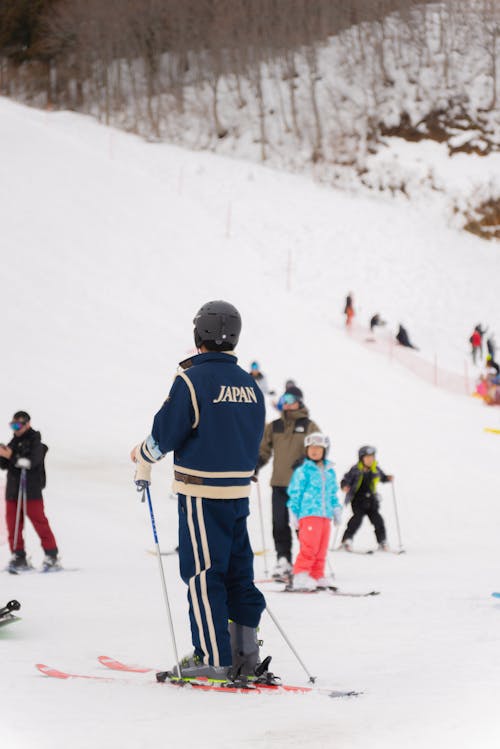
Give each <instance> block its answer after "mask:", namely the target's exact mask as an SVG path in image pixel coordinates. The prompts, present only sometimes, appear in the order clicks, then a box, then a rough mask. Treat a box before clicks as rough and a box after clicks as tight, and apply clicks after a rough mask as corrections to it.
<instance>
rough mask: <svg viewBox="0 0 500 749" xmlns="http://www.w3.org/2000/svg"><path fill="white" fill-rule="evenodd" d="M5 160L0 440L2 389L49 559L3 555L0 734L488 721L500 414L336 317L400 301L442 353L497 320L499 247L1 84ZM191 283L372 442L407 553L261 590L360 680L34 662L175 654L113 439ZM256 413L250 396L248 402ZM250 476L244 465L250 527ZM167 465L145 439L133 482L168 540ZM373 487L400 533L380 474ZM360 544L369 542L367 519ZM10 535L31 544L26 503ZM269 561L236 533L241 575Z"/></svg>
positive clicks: (190, 732) (396, 206)
mask: <svg viewBox="0 0 500 749" xmlns="http://www.w3.org/2000/svg"><path fill="white" fill-rule="evenodd" d="M0 165H1V166H0V226H1V235H0V248H1V261H2V265H1V267H2V274H1V286H0V291H1V299H2V306H3V321H4V324H3V326H2V344H3V360H2V363H3V366H2V367H1V370H0V392H1V395H2V398H1V418H2V419H3V422H2V423H3V424H4V427H3V437H2V439H3V441H4V442H6V441H7V440H8V438H9V430H8V421H9V419H10V417H11V416H12V413H13V412H14V411H15V410H17V409H25V410H28V411H29V412H30V413H31V414H32V417H33V425H34V427H35V428H38V429H40V430H41V431H42V435H43V438H44V441H46V442H47V444H48V445H49V447H50V452H49V454H48V457H47V473H48V486H47V490H46V494H45V499H46V509H47V514H48V516H49V518H50V520H51V523H52V525H53V528H54V531H55V533H56V537H57V539H58V543H59V546H60V550H61V554H62V557H63V562H64V564H65V566H66V567H67V568H68V571H67V572H63V573H60V574H54V575H39V574H31V575H26V576H18V577H14V576H9V575H8V574H6V573H2V576H1V583H0V604H2V605H3V604H4V603H5V602H6V601H7V600H9V599H11V598H17V599H19V600H20V601H21V603H22V609H21V615H22V617H23V618H22V621H21V622H18V623H17V624H15V625H12V626H10V627H6V628H4V629H2V630H0V654H1V655H0V658H1V672H2V679H1V684H0V698H1V699H0V704H1V705H2V709H1V712H0V715H1V717H0V728H1V736H2V746H5V747H16V749H35V748H36V749H63V747H67V746H71V747H72V749H88V747H93V749H101V748H102V749H104V748H106V749H108V748H109V747H120V749H137V748H138V747H152V746H161V745H168V746H184V747H195V746H196V747H198V746H206V747H214V748H217V749H225V748H226V747H227V748H229V747H235V746H238V747H247V746H248V747H253V748H255V747H257V748H260V747H262V748H264V747H271V746H272V747H287V749H289V748H290V747H305V746H307V747H326V746H332V747H335V748H336V749H358V748H359V749H364V748H365V747H369V748H370V749H378V748H379V747H380V748H382V747H383V748H384V749H388V747H390V748H391V749H392V747H394V748H396V747H401V746H405V747H406V748H407V749H413V748H415V749H416V748H418V749H421V747H439V748H440V749H441V748H442V747H454V748H456V749H468V748H469V747H481V748H482V749H485V748H489V747H496V746H498V721H497V709H498V693H499V691H498V690H499V687H500V672H499V656H500V627H499V617H500V604H499V603H498V602H497V603H495V600H494V599H493V598H491V596H490V594H491V592H492V591H493V590H495V589H496V590H498V588H499V586H500V565H499V551H498V527H499V522H500V504H499V502H498V500H497V496H496V495H497V487H498V450H499V447H500V443H499V440H500V437H499V436H497V435H494V434H491V433H486V432H484V428H485V427H498V426H499V419H498V416H497V412H496V411H493V410H490V409H488V408H486V407H484V406H482V405H481V404H480V403H479V402H478V401H476V400H474V399H473V398H471V397H469V396H467V395H466V394H465V393H464V394H463V395H458V394H457V395H454V394H450V393H449V392H446V391H444V390H441V389H440V388H439V387H434V386H433V385H432V384H429V383H426V382H423V381H422V380H421V379H419V378H418V377H417V376H416V375H415V374H414V373H413V372H411V371H410V370H408V369H407V368H403V367H401V366H400V365H399V364H398V363H397V361H396V360H395V359H394V358H391V357H388V356H380V355H379V354H378V353H376V351H375V350H374V351H371V350H370V348H369V347H368V346H362V345H360V342H359V340H358V339H359V336H358V337H349V336H347V335H346V333H345V331H344V329H343V320H342V307H343V301H344V297H345V295H346V294H347V292H349V291H353V292H354V295H355V303H356V307H357V311H358V315H357V318H356V323H357V325H358V329H359V328H362V327H363V326H366V324H367V321H368V319H369V318H370V317H371V315H372V314H374V313H375V312H380V314H381V315H382V316H383V317H384V319H386V320H387V323H388V325H387V330H388V331H389V332H394V331H395V329H396V328H397V324H398V323H400V322H403V324H405V325H406V327H407V328H408V330H409V333H410V336H411V337H412V338H413V339H414V340H415V342H416V343H417V345H419V346H420V347H421V351H420V352H418V353H417V352H414V353H415V357H417V358H418V357H420V358H422V359H425V358H427V359H429V360H432V359H433V357H434V356H435V355H438V356H439V361H440V365H441V366H443V367H446V368H449V369H454V370H455V371H457V372H462V371H463V367H464V359H465V357H466V356H467V353H468V352H467V345H468V344H467V340H468V337H469V335H470V332H471V329H472V327H473V326H474V325H475V324H477V323H478V322H481V323H482V324H484V325H486V324H488V325H490V326H491V329H492V330H494V329H495V325H496V324H498V321H499V320H500V296H499V294H498V279H499V277H500V276H499V271H500V256H499V253H498V248H497V246H496V245H494V244H492V243H482V242H481V241H480V240H479V239H476V238H474V237H469V236H464V235H462V234H460V233H458V232H456V231H454V230H452V229H450V228H448V227H447V226H446V225H444V223H443V222H442V219H440V218H439V217H438V215H434V214H433V213H432V212H431V213H428V212H427V213H424V211H423V209H422V207H421V206H420V207H418V206H416V207H415V206H413V205H412V204H410V203H404V204H403V203H397V202H396V203H394V202H392V203H388V202H385V201H384V200H383V199H378V198H377V199H368V198H366V197H359V196H358V197H357V196H355V195H345V194H341V193H338V192H335V191H332V190H329V189H325V188H322V187H319V186H317V185H315V184H314V183H312V182H310V181H309V180H308V179H305V178H301V177H293V176H287V175H285V174H279V173H276V172H274V171H271V170H268V169H265V168H262V167H258V166H255V165H250V164H248V163H244V162H238V161H235V160H228V159H225V158H223V157H217V156H213V155H210V154H203V153H195V154H193V153H190V152H186V151H183V150H181V149H179V148H174V147H169V146H166V145H157V144H155V145H153V144H147V143H144V142H142V141H141V140H139V139H137V138H135V137H133V136H130V135H125V134H123V133H120V132H118V131H114V130H111V129H107V128H105V127H102V126H99V125H97V124H95V123H94V122H93V121H92V120H90V119H88V118H85V117H82V116H78V115H73V114H65V113H62V114H47V113H44V112H38V111H35V110H30V109H26V108H24V107H22V106H19V105H16V104H13V103H11V102H9V101H6V100H0ZM213 298H223V299H228V300H229V301H231V302H233V303H235V304H236V305H237V306H238V307H239V309H240V310H241V313H242V317H243V321H244V324H243V332H242V338H241V345H240V347H239V356H240V362H241V364H242V365H243V366H244V367H247V366H248V365H249V362H250V361H251V360H253V359H255V358H256V359H258V361H259V362H260V363H261V367H262V369H263V370H264V372H265V373H266V374H267V376H268V378H269V380H270V383H271V385H272V386H274V388H275V389H276V390H277V392H278V393H279V392H280V391H281V389H282V387H283V383H284V381H285V379H287V378H289V377H293V378H294V379H295V380H296V381H297V382H298V383H299V385H301V386H302V387H303V389H304V392H305V398H306V403H307V405H308V406H309V408H310V411H311V415H312V417H313V418H314V419H315V420H317V421H318V422H319V424H320V425H321V427H322V428H323V430H324V431H326V432H327V433H328V434H329V435H330V437H331V440H332V445H333V447H332V456H333V459H334V461H335V464H336V468H337V471H338V473H339V474H340V475H342V473H343V472H344V471H346V470H347V469H348V468H349V467H350V466H351V465H352V463H353V462H354V461H355V458H356V453H357V449H358V447H359V446H360V445H361V444H366V443H373V444H375V445H376V446H377V448H378V457H379V461H380V464H381V466H382V467H383V468H384V470H385V471H386V472H390V473H394V474H395V476H396V480H395V485H394V486H395V496H396V499H397V503H398V510H399V519H400V525H401V531H402V536H403V544H404V546H405V548H406V550H407V553H406V554H405V555H401V556H397V555H394V554H383V553H377V554H374V555H371V556H366V555H348V554H346V553H344V552H336V553H332V554H330V564H331V565H332V567H333V568H334V570H335V574H336V577H337V581H338V585H339V587H340V588H341V589H344V590H353V591H365V590H373V589H376V590H380V591H381V595H380V596H377V597H373V598H335V597H329V596H327V595H317V596H307V597H301V596H286V595H280V594H278V593H273V592H269V593H268V595H267V601H268V604H269V608H270V609H271V611H272V612H273V614H274V616H275V617H276V618H277V619H278V621H279V622H280V624H281V626H282V628H283V629H284V631H285V632H286V633H287V635H288V637H289V638H290V640H291V641H292V643H293V645H294V646H295V648H296V649H297V651H298V652H299V654H300V655H301V657H302V660H303V661H304V662H305V664H306V666H307V668H308V670H309V671H310V672H311V673H313V674H314V675H315V676H317V677H318V683H319V684H320V685H323V686H331V687H332V688H336V689H356V690H359V691H363V695H362V696H361V697H358V698H356V699H350V700H332V699H329V698H328V697H325V696H324V695H320V694H312V695H302V696H297V695H276V694H271V695H263V696H255V695H253V696H248V695H242V696H239V695H230V694H212V693H209V694H208V693H201V694H200V693H193V692H192V691H189V690H176V689H175V688H173V687H170V686H159V685H155V684H154V683H153V677H152V676H151V674H145V675H140V674H131V675H130V677H129V678H127V679H126V680H124V681H122V680H118V681H109V682H108V681H103V682H99V681H86V680H74V681H56V680H49V679H47V678H46V677H44V676H42V675H41V674H39V673H38V672H37V671H36V670H35V663H46V664H49V665H52V666H54V667H56V668H60V669H62V670H67V671H71V672H76V673H80V674H95V675H101V676H105V675H111V676H112V675H113V674H112V673H111V672H108V671H105V669H104V668H103V667H102V666H100V664H99V663H98V662H97V656H99V655H102V654H105V655H111V656H114V657H116V658H118V659H120V660H123V661H126V662H129V663H130V662H133V663H138V664H140V665H141V664H142V665H150V666H152V667H153V668H155V667H156V668H162V669H163V668H165V667H169V666H171V665H172V663H173V659H174V656H173V649H172V645H171V641H170V635H169V629H168V624H167V617H166V613H165V608H164V604H163V600H162V595H161V589H160V580H159V573H158V566H157V560H156V559H155V557H154V556H152V555H150V554H148V553H147V551H148V550H150V549H152V548H153V542H152V533H151V527H150V523H149V517H148V513H147V509H146V507H145V506H144V505H142V504H141V503H140V502H139V500H138V495H137V494H136V492H135V489H134V485H133V483H132V476H133V468H132V465H131V464H130V463H129V461H128V452H129V450H130V448H131V447H132V446H133V445H134V444H135V443H136V442H137V441H139V440H140V439H141V438H143V437H144V436H145V435H147V433H148V432H149V429H150V426H151V420H152V416H153V414H154V413H155V411H156V410H157V409H158V408H159V407H160V405H161V403H162V402H163V400H164V398H165V396H166V394H167V392H168V390H169V387H170V383H171V380H172V376H173V374H174V371H175V367H176V364H177V362H178V361H180V360H181V359H183V358H185V355H186V353H187V352H189V351H190V350H191V348H192V338H191V330H192V319H193V315H194V312H195V311H196V310H197V308H198V307H199V306H200V305H201V304H202V303H203V302H204V301H208V300H209V299H213ZM275 413H276V412H274V411H273V408H272V406H271V404H269V410H268V418H273V417H274V415H275ZM268 478H269V469H268V468H266V469H265V470H263V471H262V472H261V475H260V486H261V491H262V500H263V507H264V523H265V535H266V539H265V545H266V547H267V548H268V549H271V548H272V539H271V527H270V496H269V495H270V491H269V487H268ZM170 481H171V462H170V461H169V460H166V461H164V463H163V464H161V465H160V466H158V467H157V468H156V469H155V473H154V481H153V484H152V487H151V492H152V497H153V502H154V506H155V511H156V515H157V524H158V533H159V537H160V543H161V545H162V547H163V548H165V549H170V548H173V547H174V546H175V545H176V523H177V520H176V502H175V499H174V498H172V496H171V495H170ZM253 491H254V492H255V489H254V490H253ZM382 494H383V503H382V513H383V515H384V517H385V519H386V522H387V526H388V533H389V540H390V542H391V544H392V546H393V547H394V548H397V547H398V543H399V539H398V535H397V528H396V523H395V513H394V503H393V495H392V492H391V489H390V487H388V486H387V485H386V486H385V487H383V488H382ZM252 513H253V514H252V517H251V519H250V532H251V536H252V542H253V546H254V548H255V549H256V550H257V549H262V539H261V536H260V526H259V518H258V503H257V495H256V494H253V496H252ZM347 516H348V513H347V515H346V517H347ZM0 540H4V539H2V536H1V532H0ZM355 545H356V547H357V548H358V549H367V548H370V547H373V546H374V537H373V533H372V530H371V527H369V526H368V525H366V521H365V525H364V526H363V528H362V530H361V531H360V533H359V534H358V536H356V539H355ZM27 546H28V548H29V551H30V553H31V555H32V558H33V561H34V563H35V564H36V565H37V566H39V565H40V563H41V559H42V552H41V549H40V548H39V544H38V539H37V538H36V536H35V535H34V532H33V531H32V529H28V532H27ZM7 560H8V548H7V546H6V545H5V543H4V545H2V546H1V547H0V561H1V564H2V566H3V565H4V564H6V563H7ZM272 561H273V559H272V555H270V556H269V557H268V558H267V565H270V564H271V562H272ZM265 565H266V560H265V558H264V557H263V556H262V555H259V556H257V557H256V561H255V568H256V578H258V579H260V578H262V577H263V576H264V568H265ZM164 567H165V573H166V578H167V583H168V590H169V595H170V600H171V605H172V611H173V618H174V623H175V630H176V635H177V639H178V647H179V651H180V652H181V653H185V652H187V651H188V650H189V647H190V638H189V631H188V618H187V604H186V590H185V587H184V585H183V583H182V582H181V581H180V579H179V575H178V570H177V559H176V557H175V556H169V557H164ZM70 569H73V570H75V571H69V570H70ZM265 587H266V586H263V589H264V588H265ZM261 637H262V639H263V640H264V643H265V644H264V652H265V653H266V654H267V653H270V654H272V656H273V667H274V670H275V671H276V673H279V674H280V675H281V676H282V677H283V679H284V680H285V681H287V682H288V683H297V684H305V683H306V682H307V676H306V675H305V673H304V672H303V670H302V668H301V666H300V665H299V663H298V662H297V660H296V659H295V658H294V656H293V654H292V653H291V652H290V650H289V649H288V647H287V646H286V644H285V643H284V641H283V639H282V638H281V635H280V633H279V632H278V630H277V629H276V628H275V626H274V624H273V622H272V621H271V619H270V618H269V616H268V615H267V614H264V616H263V619H262V624H261Z"/></svg>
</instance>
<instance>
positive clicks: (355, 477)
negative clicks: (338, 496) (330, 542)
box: [340, 445, 393, 551]
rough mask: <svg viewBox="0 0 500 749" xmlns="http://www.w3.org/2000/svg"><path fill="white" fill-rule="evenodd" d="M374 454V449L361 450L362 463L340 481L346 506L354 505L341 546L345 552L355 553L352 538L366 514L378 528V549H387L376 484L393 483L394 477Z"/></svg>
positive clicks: (376, 530) (376, 529)
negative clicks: (345, 495) (378, 464)
mask: <svg viewBox="0 0 500 749" xmlns="http://www.w3.org/2000/svg"><path fill="white" fill-rule="evenodd" d="M375 452H376V451H375V448H374V447H369V446H368V445H365V446H364V447H361V448H360V449H359V452H358V457H359V462H358V463H356V465H354V466H352V468H351V469H350V470H349V471H348V472H347V473H346V474H345V476H344V478H343V479H342V481H341V482H340V487H341V489H343V490H344V491H345V492H347V497H346V500H345V503H346V505H347V504H349V503H351V505H352V513H353V514H352V517H351V519H350V520H349V522H348V523H347V528H346V529H345V532H344V535H343V536H342V546H343V547H344V549H345V550H346V551H351V550H352V538H353V536H354V534H355V533H356V532H357V531H358V530H359V527H360V526H361V523H362V522H363V518H364V516H365V515H366V516H367V517H368V519H369V520H370V522H371V524H372V525H373V527H374V529H375V536H376V538H377V541H378V545H379V548H380V549H382V550H383V551H387V550H388V546H387V541H386V532H385V523H384V519H383V517H382V515H381V514H380V512H379V506H380V501H379V498H378V496H377V484H378V482H379V481H382V483H384V484H385V483H386V482H388V481H392V479H393V477H392V476H390V475H387V474H386V473H384V471H383V470H382V469H381V468H380V467H379V466H377V463H376V460H375Z"/></svg>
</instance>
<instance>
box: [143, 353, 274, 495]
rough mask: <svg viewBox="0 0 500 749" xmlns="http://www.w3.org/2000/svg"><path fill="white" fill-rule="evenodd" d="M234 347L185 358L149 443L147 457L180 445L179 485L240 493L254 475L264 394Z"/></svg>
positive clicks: (190, 490) (181, 489)
mask: <svg viewBox="0 0 500 749" xmlns="http://www.w3.org/2000/svg"><path fill="white" fill-rule="evenodd" d="M237 361H238V360H237V358H236V356H235V355H234V354H233V353H231V352H229V353H220V352H208V353H204V354H198V355H197V356H194V357H192V358H191V359H188V360H186V361H184V362H181V363H180V369H179V370H178V372H177V374H176V377H175V380H174V383H173V385H172V388H171V390H170V393H169V395H168V398H167V400H166V401H165V403H164V404H163V406H162V407H161V409H160V410H159V411H158V413H157V414H156V416H155V418H154V422H153V429H152V432H151V434H150V436H149V437H148V438H147V439H146V441H145V443H144V444H143V447H142V448H141V450H142V455H143V457H144V458H145V459H146V460H150V461H151V460H153V461H155V460H159V459H160V458H162V457H163V456H164V455H166V453H168V452H170V451H171V450H173V451H174V477H175V480H174V491H176V492H178V493H179V494H186V495H189V496H193V497H205V498H207V499H239V498H242V497H248V495H249V494H250V480H251V477H252V476H253V475H254V472H255V466H256V465H257V460H258V457H259V445H260V442H261V439H262V434H263V432H264V423H265V404H264V396H263V394H262V392H261V390H260V388H259V387H258V385H257V384H256V383H255V381H254V379H253V377H251V376H250V375H249V374H248V373H247V372H245V371H244V370H243V369H242V368H241V367H239V366H238V364H237Z"/></svg>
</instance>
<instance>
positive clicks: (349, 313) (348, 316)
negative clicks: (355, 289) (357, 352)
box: [344, 291, 355, 328]
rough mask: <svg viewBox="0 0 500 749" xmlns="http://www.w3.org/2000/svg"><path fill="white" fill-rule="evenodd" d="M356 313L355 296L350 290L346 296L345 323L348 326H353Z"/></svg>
mask: <svg viewBox="0 0 500 749" xmlns="http://www.w3.org/2000/svg"><path fill="white" fill-rule="evenodd" d="M354 314H355V313H354V296H353V293H352V291H350V292H349V294H348V295H347V297H346V300H345V306H344V315H345V324H346V327H347V328H350V327H351V325H352V320H353V317H354Z"/></svg>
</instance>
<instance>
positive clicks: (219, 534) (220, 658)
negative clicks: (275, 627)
mask: <svg viewBox="0 0 500 749" xmlns="http://www.w3.org/2000/svg"><path fill="white" fill-rule="evenodd" d="M240 331H241V317H240V314H239V312H238V310H237V309H236V308H235V307H233V305H232V304H229V303H228V302H224V301H214V302H208V303H207V304H204V305H203V306H202V307H201V309H200V310H199V312H197V314H196V316H195V318H194V340H195V345H196V348H197V349H198V351H199V352H200V353H199V354H198V355H197V356H193V357H191V358H189V359H187V360H186V361H183V362H181V364H180V368H179V370H178V372H177V375H176V377H175V379H174V383H173V385H172V387H171V389H170V393H169V395H168V398H167V399H166V401H165V402H164V404H163V406H162V407H161V409H160V410H159V411H158V413H157V414H156V416H155V418H154V422H153V428H152V432H151V434H150V435H149V436H148V437H147V438H146V439H145V440H144V442H142V443H141V444H140V445H137V446H136V447H135V448H134V449H133V451H132V454H131V458H132V460H134V461H135V462H136V464H137V471H136V476H135V480H136V482H147V483H149V482H150V481H151V467H152V465H153V464H154V463H156V462H157V461H158V460H161V459H162V458H163V457H164V456H165V455H166V454H167V453H169V452H171V451H174V478H175V481H174V489H175V491H177V492H178V503H179V565H180V573H181V577H182V579H183V580H184V582H185V583H186V585H188V601H189V618H190V622H191V635H192V641H193V645H194V653H192V654H191V655H189V656H187V657H186V658H184V659H183V660H182V661H181V663H180V667H181V672H182V675H183V677H185V678H188V677H189V678H198V677H209V678H215V679H222V680H224V679H227V678H232V677H235V676H237V675H248V676H252V677H254V678H255V676H256V669H257V668H258V666H259V665H260V657H259V637H258V635H257V627H258V625H259V621H260V617H261V614H262V612H263V610H264V609H265V606H266V602H265V600H264V596H263V595H262V593H261V592H260V591H259V590H258V589H257V588H256V587H255V585H254V584H253V578H254V574H253V552H252V549H251V546H250V541H249V537H248V530H247V517H248V514H249V499H248V498H249V494H250V480H251V478H252V476H253V474H254V469H255V466H256V464H257V459H258V454H259V444H260V440H261V437H262V433H263V431H264V421H265V406H264V396H263V394H262V392H261V390H260V389H259V388H258V387H257V386H256V385H255V381H254V380H253V379H252V377H250V375H249V374H248V373H247V372H245V371H244V370H243V369H241V368H240V367H239V366H238V364H237V359H236V357H235V356H234V354H233V353H232V352H233V350H234V348H235V346H236V345H237V343H238V340H239V336H240ZM141 485H142V486H144V484H141V483H139V486H141ZM266 660H267V659H266ZM174 671H175V672H176V671H177V668H176V667H175V668H174ZM264 671H265V667H264Z"/></svg>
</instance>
